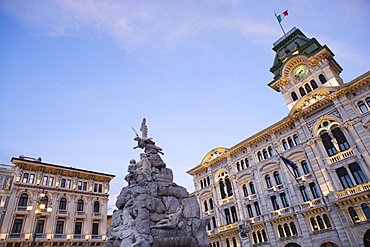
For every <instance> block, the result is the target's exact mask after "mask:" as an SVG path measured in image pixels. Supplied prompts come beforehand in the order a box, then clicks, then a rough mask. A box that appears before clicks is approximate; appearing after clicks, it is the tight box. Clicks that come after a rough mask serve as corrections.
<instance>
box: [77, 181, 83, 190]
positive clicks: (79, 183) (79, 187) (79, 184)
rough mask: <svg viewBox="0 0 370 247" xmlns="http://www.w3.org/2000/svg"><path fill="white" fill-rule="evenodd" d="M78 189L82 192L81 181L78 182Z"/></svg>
mask: <svg viewBox="0 0 370 247" xmlns="http://www.w3.org/2000/svg"><path fill="white" fill-rule="evenodd" d="M77 189H78V190H82V182H81V181H78V186H77Z"/></svg>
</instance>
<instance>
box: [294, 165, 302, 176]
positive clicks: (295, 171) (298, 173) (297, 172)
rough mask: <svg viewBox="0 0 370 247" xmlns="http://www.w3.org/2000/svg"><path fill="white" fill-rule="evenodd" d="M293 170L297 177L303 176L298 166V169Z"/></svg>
mask: <svg viewBox="0 0 370 247" xmlns="http://www.w3.org/2000/svg"><path fill="white" fill-rule="evenodd" d="M293 172H294V175H295V177H296V178H299V177H300V176H301V173H300V172H299V169H298V167H297V168H296V169H293Z"/></svg>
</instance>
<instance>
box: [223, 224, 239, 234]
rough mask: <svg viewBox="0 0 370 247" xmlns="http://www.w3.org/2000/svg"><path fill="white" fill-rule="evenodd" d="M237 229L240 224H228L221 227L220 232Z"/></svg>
mask: <svg viewBox="0 0 370 247" xmlns="http://www.w3.org/2000/svg"><path fill="white" fill-rule="evenodd" d="M236 227H238V222H234V223H231V224H228V225H224V226H220V227H219V228H218V231H219V232H222V231H226V230H229V229H233V228H236Z"/></svg>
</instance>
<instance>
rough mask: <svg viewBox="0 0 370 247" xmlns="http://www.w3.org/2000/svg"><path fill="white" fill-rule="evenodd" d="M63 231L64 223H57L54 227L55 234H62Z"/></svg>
mask: <svg viewBox="0 0 370 247" xmlns="http://www.w3.org/2000/svg"><path fill="white" fill-rule="evenodd" d="M63 229H64V221H59V220H58V221H57V225H56V227H55V234H63Z"/></svg>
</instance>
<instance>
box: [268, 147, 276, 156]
mask: <svg viewBox="0 0 370 247" xmlns="http://www.w3.org/2000/svg"><path fill="white" fill-rule="evenodd" d="M267 150H268V152H269V155H270V157H271V156H273V155H274V151H273V150H272V147H271V146H269V147H268V148H267Z"/></svg>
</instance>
